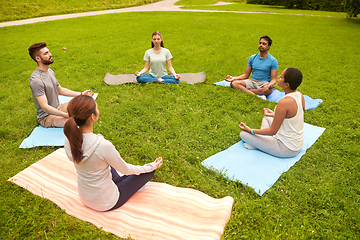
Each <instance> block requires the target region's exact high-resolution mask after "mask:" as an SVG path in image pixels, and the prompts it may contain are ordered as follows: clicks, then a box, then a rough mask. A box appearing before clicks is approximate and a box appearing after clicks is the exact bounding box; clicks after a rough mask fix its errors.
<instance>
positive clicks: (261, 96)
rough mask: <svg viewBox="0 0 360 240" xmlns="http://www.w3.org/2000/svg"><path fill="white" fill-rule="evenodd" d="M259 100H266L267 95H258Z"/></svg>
mask: <svg viewBox="0 0 360 240" xmlns="http://www.w3.org/2000/svg"><path fill="white" fill-rule="evenodd" d="M257 96H258V97H259V98H261V99H263V100H266V96H265V95H257Z"/></svg>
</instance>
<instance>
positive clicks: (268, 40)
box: [259, 36, 272, 46]
mask: <svg viewBox="0 0 360 240" xmlns="http://www.w3.org/2000/svg"><path fill="white" fill-rule="evenodd" d="M261 39H265V40H266V41H267V42H268V44H269V46H271V44H272V40H271V38H270V37H269V36H262V37H261V38H260V39H259V41H260V40H261Z"/></svg>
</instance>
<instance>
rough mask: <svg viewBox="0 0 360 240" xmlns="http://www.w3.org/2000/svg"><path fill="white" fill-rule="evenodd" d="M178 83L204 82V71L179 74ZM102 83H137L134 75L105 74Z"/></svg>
mask: <svg viewBox="0 0 360 240" xmlns="http://www.w3.org/2000/svg"><path fill="white" fill-rule="evenodd" d="M179 75H180V77H181V78H180V82H186V83H189V84H195V83H199V82H205V79H206V74H205V72H204V71H202V72H198V73H179ZM104 82H105V83H106V84H110V85H119V84H125V83H137V81H136V77H135V75H134V74H117V75H112V74H110V73H106V76H105V77H104Z"/></svg>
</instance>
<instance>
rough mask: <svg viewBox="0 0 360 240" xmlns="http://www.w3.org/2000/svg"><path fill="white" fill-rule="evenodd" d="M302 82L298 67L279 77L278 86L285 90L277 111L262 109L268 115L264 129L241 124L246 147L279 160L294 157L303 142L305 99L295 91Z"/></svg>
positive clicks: (264, 122)
mask: <svg viewBox="0 0 360 240" xmlns="http://www.w3.org/2000/svg"><path fill="white" fill-rule="evenodd" d="M301 82H302V73H301V71H300V70H298V69H296V68H287V69H285V70H284V71H283V72H282V73H281V75H280V76H279V77H278V86H279V87H281V88H283V89H284V91H285V97H284V98H282V99H281V100H280V101H279V102H278V104H277V106H276V107H275V110H274V111H272V110H270V109H268V108H264V109H263V114H264V115H265V116H264V118H263V121H262V124H261V129H251V128H249V127H248V126H247V125H246V124H245V123H243V122H241V123H240V124H239V127H240V128H241V129H242V130H243V131H242V132H241V133H240V137H241V139H242V140H243V141H244V146H245V147H246V148H248V149H259V150H261V151H263V152H266V153H268V154H270V155H273V156H276V157H293V156H295V155H296V154H298V153H299V152H300V150H301V148H302V146H303V142H304V108H305V100H304V97H303V95H302V94H301V92H298V91H296V89H297V87H298V86H299V85H300V84H301Z"/></svg>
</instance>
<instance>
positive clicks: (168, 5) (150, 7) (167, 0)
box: [0, 0, 229, 27]
mask: <svg viewBox="0 0 360 240" xmlns="http://www.w3.org/2000/svg"><path fill="white" fill-rule="evenodd" d="M177 1H179V0H162V1H159V2H155V3H151V4H147V5H142V6H137V7H129V8H120V9H110V10H103V11H94V12H83V13H72V14H63V15H55V16H46V17H38V18H30V19H23V20H17V21H11V22H2V23H0V27H8V26H16V25H23V24H31V23H37V22H46V21H53V20H59V19H68V18H77V17H85V16H95V15H102V14H110V13H124V12H150V11H187V12H229V11H216V10H215V11H214V10H196V9H181V8H180V7H181V6H179V5H174V3H176V2H177ZM223 4H229V3H225V2H218V3H217V4H215V5H223Z"/></svg>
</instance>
